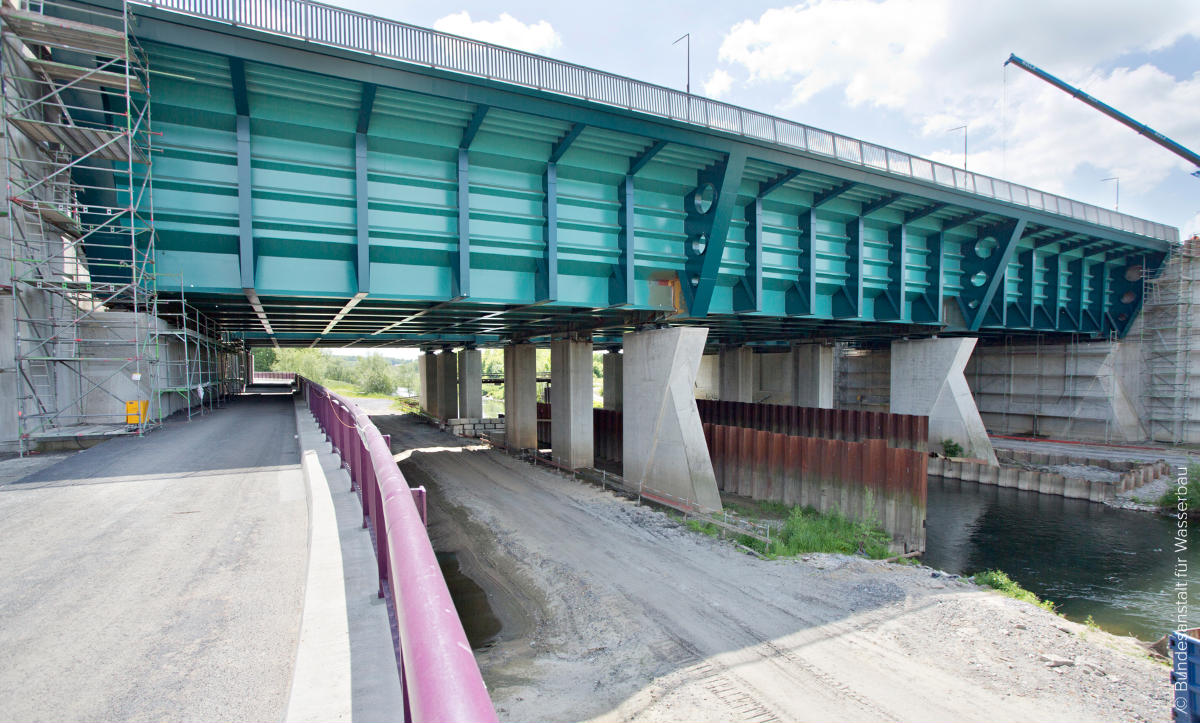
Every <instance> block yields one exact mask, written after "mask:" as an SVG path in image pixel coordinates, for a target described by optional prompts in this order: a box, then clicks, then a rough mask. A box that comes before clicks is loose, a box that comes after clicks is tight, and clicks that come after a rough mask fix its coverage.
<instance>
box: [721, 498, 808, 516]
mask: <svg viewBox="0 0 1200 723" xmlns="http://www.w3.org/2000/svg"><path fill="white" fill-rule="evenodd" d="M722 503H723V504H724V505H725V509H727V510H729V511H730V512H735V513H737V514H739V515H741V516H742V517H746V518H749V519H755V520H757V519H768V520H784V519H787V516H788V515H789V514H791V512H792V508H791V507H788V506H787V505H785V504H783V503H782V502H771V501H767V500H750V499H747V500H744V501H743V500H723V501H722Z"/></svg>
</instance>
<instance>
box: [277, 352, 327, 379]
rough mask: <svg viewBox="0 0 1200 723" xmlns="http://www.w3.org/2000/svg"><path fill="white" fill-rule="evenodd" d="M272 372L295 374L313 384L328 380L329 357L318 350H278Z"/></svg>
mask: <svg viewBox="0 0 1200 723" xmlns="http://www.w3.org/2000/svg"><path fill="white" fill-rule="evenodd" d="M271 370H272V371H277V372H296V373H297V374H299V375H301V376H303V377H307V378H309V379H311V380H313V381H314V382H324V381H325V380H326V379H328V378H329V355H328V354H327V353H326V352H324V351H322V350H320V349H287V348H284V349H279V350H277V351H276V352H275V363H274V364H272V365H271Z"/></svg>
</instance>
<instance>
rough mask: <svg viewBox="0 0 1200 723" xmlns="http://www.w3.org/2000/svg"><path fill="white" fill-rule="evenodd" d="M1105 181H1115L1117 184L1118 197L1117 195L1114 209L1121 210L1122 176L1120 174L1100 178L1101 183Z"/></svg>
mask: <svg viewBox="0 0 1200 723" xmlns="http://www.w3.org/2000/svg"><path fill="white" fill-rule="evenodd" d="M1105 181H1113V182H1114V183H1115V184H1116V187H1117V193H1116V195H1117V197H1116V201H1115V202H1114V203H1113V210H1114V211H1120V210H1121V177H1120V176H1112V177H1111V178H1101V179H1100V182H1101V183H1104V182H1105Z"/></svg>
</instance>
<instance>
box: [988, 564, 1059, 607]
mask: <svg viewBox="0 0 1200 723" xmlns="http://www.w3.org/2000/svg"><path fill="white" fill-rule="evenodd" d="M971 579H973V580H974V581H975V583H976V584H978V585H986V586H987V587H990V588H992V589H993V590H995V591H996V592H998V593H1000V594H1002V595H1007V596H1008V597H1011V598H1014V599H1016V600H1022V601H1024V602H1027V603H1033V604H1034V605H1037V606H1038V607H1040V608H1041V609H1043V610H1049V611H1050V612H1054V603H1053V602H1051V601H1049V600H1042V599H1041V598H1039V597H1038V596H1037V595H1034V594H1033V593H1031V592H1029V591H1028V590H1026V589H1025V588H1023V587H1021V586H1020V584H1018V583H1017V582H1016V581H1015V580H1013V579H1012V578H1011V577H1009V576H1008V574H1007V573H1005V572H1004V571H1002V570H988V571H987V572H977V573H975V574H974V575H973V576H972V578H971Z"/></svg>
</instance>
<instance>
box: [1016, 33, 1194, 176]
mask: <svg viewBox="0 0 1200 723" xmlns="http://www.w3.org/2000/svg"><path fill="white" fill-rule="evenodd" d="M1009 63H1012V64H1013V65H1015V66H1017V67H1018V68H1020V69H1022V70H1025V71H1028V72H1029V73H1031V74H1033V75H1036V76H1037V77H1039V78H1041V79H1042V80H1044V81H1046V82H1047V83H1049V84H1050V85H1053V86H1054V87H1056V88H1058V89H1059V90H1062V91H1065V92H1067V93H1069V94H1071V95H1073V96H1075V97H1076V98H1078V99H1079V100H1081V101H1083V102H1084V103H1087V104H1088V105H1090V106H1091V107H1093V108H1095V109H1096V110H1098V111H1100V112H1101V113H1103V114H1104V115H1106V116H1108V117H1109V118H1112V119H1113V120H1115V121H1117V122H1118V123H1121V124H1122V125H1126V126H1128V127H1130V128H1132V129H1133V130H1135V131H1137V132H1138V133H1140V134H1142V135H1143V136H1145V137H1147V138H1149V139H1150V140H1152V141H1154V142H1155V143H1157V144H1158V145H1160V146H1162V147H1163V148H1166V149H1167V150H1168V151H1171V152H1172V153H1174V154H1175V155H1177V156H1179V157H1181V158H1184V159H1186V160H1187V161H1188V162H1190V163H1192V164H1193V165H1195V166H1197V167H1198V168H1200V153H1196V152H1195V151H1193V150H1191V149H1189V148H1186V147H1184V146H1182V145H1180V144H1178V143H1176V142H1175V141H1173V140H1171V139H1170V138H1167V137H1166V136H1164V135H1163V134H1162V133H1159V132H1158V131H1156V130H1154V129H1153V128H1151V127H1150V126H1148V125H1146V124H1145V123H1139V122H1138V121H1135V120H1134V119H1133V118H1130V117H1129V116H1127V115H1125V114H1124V113H1122V112H1121V111H1119V110H1117V109H1116V108H1113V107H1112V106H1111V105H1108V104H1107V103H1103V102H1101V101H1099V100H1097V99H1095V98H1093V97H1092V96H1090V95H1088V94H1087V93H1084V92H1083V91H1082V90H1080V89H1078V88H1076V87H1075V86H1073V85H1071V84H1070V83H1067V82H1066V81H1063V80H1060V79H1059V78H1057V77H1055V76H1053V75H1051V74H1049V73H1047V72H1046V71H1044V70H1042V69H1041V68H1039V67H1037V66H1036V65H1034V64H1033V63H1030V62H1029V61H1027V60H1022V59H1021V58H1018V57H1017V56H1016V55H1009V56H1008V60H1006V61H1004V64H1005V65H1008V64H1009ZM1193 175H1200V172H1197V173H1194V174H1193Z"/></svg>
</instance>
